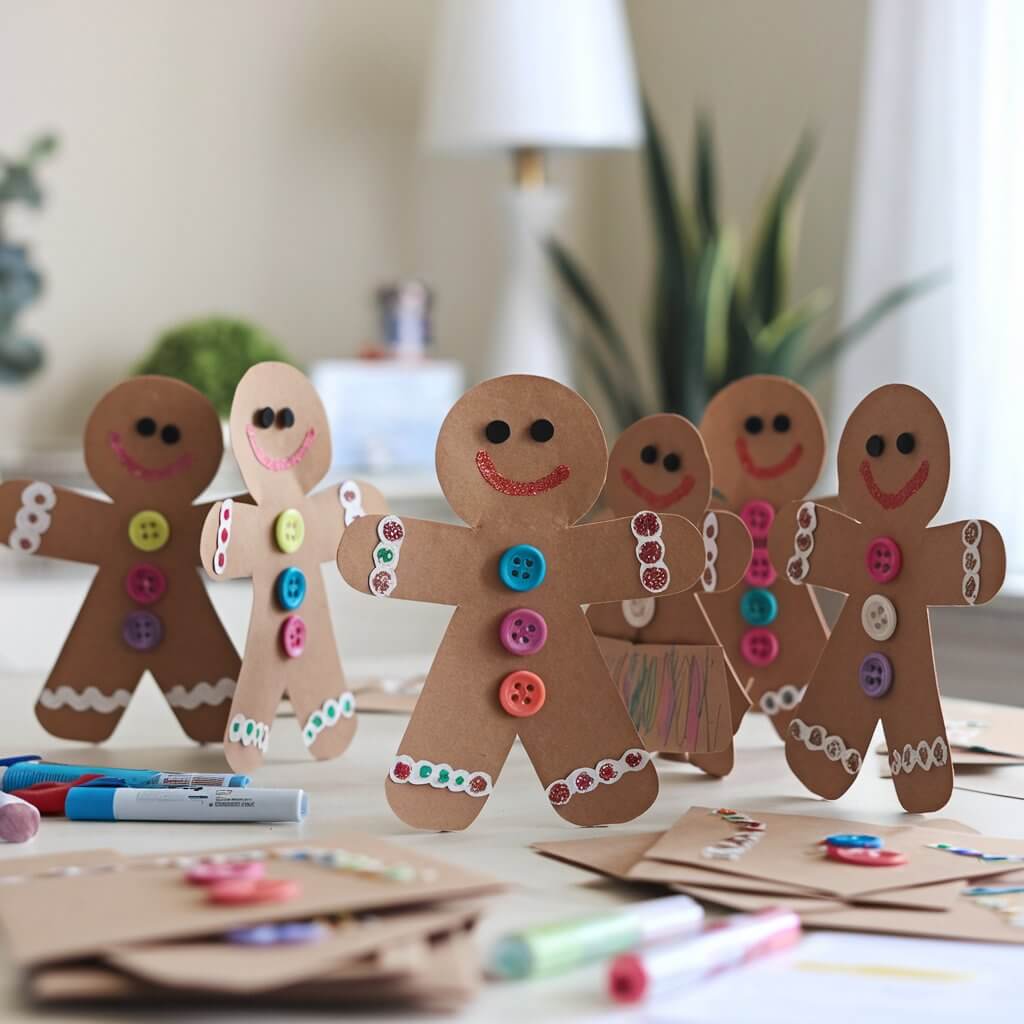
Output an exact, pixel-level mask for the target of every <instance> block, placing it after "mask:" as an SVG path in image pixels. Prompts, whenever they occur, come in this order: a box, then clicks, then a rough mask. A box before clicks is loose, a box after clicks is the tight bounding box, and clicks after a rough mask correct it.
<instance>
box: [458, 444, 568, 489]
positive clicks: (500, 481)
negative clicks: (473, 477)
mask: <svg viewBox="0 0 1024 1024" xmlns="http://www.w3.org/2000/svg"><path fill="white" fill-rule="evenodd" d="M476 468H477V469H478V470H480V475H481V476H482V477H483V478H484V480H486V481H487V483H488V484H490V485H491V487H493V488H494V489H495V490H496V491H500V492H501V493H502V494H508V495H510V496H511V497H514V498H521V497H523V496H524V495H532V494H543V493H544V492H545V491H550V490H552V489H553V488H555V487H557V486H558V485H559V484H564V483H565V481H566V480H568V479H569V467H568V466H565V465H558V466H555V468H554V469H553V470H551V472H550V473H548V475H547V476H542V477H541V478H540V479H539V480H513V479H512V478H511V477H507V476H504V475H503V474H502V473H500V472H499V471H498V467H497V466H495V465H494V462H493V461H492V459H491V457H490V455H488V454H487V452H485V451H484V450H483V449H481V450H480V451H478V452H477V453H476Z"/></svg>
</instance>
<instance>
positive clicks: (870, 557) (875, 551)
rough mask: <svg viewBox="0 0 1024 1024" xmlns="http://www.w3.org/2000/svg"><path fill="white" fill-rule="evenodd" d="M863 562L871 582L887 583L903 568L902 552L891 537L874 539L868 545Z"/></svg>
mask: <svg viewBox="0 0 1024 1024" xmlns="http://www.w3.org/2000/svg"><path fill="white" fill-rule="evenodd" d="M865 561H866V562H867V566H868V572H869V573H871V578H872V579H873V580H877V581H878V582H879V583H889V582H890V581H891V580H894V579H896V577H897V576H899V574H900V569H902V568H903V552H902V551H900V546H899V544H897V543H896V541H894V540H893V539H892V537H876V538H875V539H874V540H873V541H872V542H871V543H870V544H869V545H868V553H867V555H866V556H865Z"/></svg>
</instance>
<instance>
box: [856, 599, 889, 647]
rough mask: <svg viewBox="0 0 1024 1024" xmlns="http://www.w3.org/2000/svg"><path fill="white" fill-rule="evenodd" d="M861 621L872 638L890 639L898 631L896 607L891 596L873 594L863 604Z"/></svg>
mask: <svg viewBox="0 0 1024 1024" xmlns="http://www.w3.org/2000/svg"><path fill="white" fill-rule="evenodd" d="M860 622H861V625H862V626H863V627H864V632H865V633H867V635H868V636H869V637H871V639H872V640H888V639H889V637H891V636H892V635H893V633H895V632H896V607H895V605H894V604H893V603H892V601H890V600H889V598H887V597H883V596H882V595H881V594H872V595H871V596H870V597H869V598H867V600H865V602H864V604H863V605H862V606H861V610H860Z"/></svg>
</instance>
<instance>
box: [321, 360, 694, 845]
mask: <svg viewBox="0 0 1024 1024" xmlns="http://www.w3.org/2000/svg"><path fill="white" fill-rule="evenodd" d="M606 466H607V448H606V447H605V441H604V435H603V433H602V431H601V427H600V425H599V423H598V421H597V417H596V416H595V415H594V413H593V411H592V410H591V408H590V407H589V406H588V405H587V404H586V402H584V401H583V399H582V398H580V397H579V395H577V394H576V393H575V392H573V391H571V390H569V389H568V388H566V387H564V386H563V385H561V384H557V383H555V382H554V381H551V380H547V379H544V378H540V377H529V376H511V377H500V378H497V379H495V380H490V381H486V382H485V383H483V384H481V385H479V386H478V387H475V388H473V389H472V390H471V391H469V392H468V393H467V394H465V395H464V396H463V397H462V398H461V399H460V400H459V401H458V402H456V404H455V406H454V407H453V408H452V410H451V411H450V412H449V414H448V416H447V418H446V419H445V421H444V424H443V425H442V427H441V432H440V435H439V437H438V441H437V476H438V480H439V481H440V484H441V488H442V490H443V491H444V493H445V496H446V497H447V498H448V501H449V503H450V504H451V506H452V508H453V510H454V511H455V512H456V513H457V514H458V515H459V516H460V517H461V518H462V519H463V520H464V521H465V522H466V523H467V524H468V527H460V526H450V525H442V524H438V523H429V522H423V521H417V520H411V519H406V518H404V517H402V518H399V517H396V516H386V517H383V518H381V517H376V516H367V517H366V519H364V520H361V521H360V522H358V523H356V524H354V526H353V527H352V528H351V529H350V530H348V531H346V534H345V536H344V537H343V538H342V542H341V545H340V548H339V551H338V568H339V569H340V571H341V573H342V575H343V576H344V577H345V579H346V581H347V582H348V583H349V584H350V585H351V586H353V587H355V588H356V589H358V590H361V591H363V592H364V593H370V594H375V595H377V596H378V597H396V598H408V599H410V600H418V601H437V602H441V603H445V604H455V605H457V606H458V608H457V610H456V612H455V614H454V616H453V617H452V620H451V623H450V624H449V626H448V630H447V632H446V634H445V637H444V640H443V642H442V644H441V647H440V650H439V651H438V653H437V656H436V658H435V659H434V664H433V666H432V667H431V670H430V673H429V675H428V676H427V681H426V683H425V685H424V687H423V693H422V695H421V696H420V699H419V701H418V703H417V706H416V710H415V711H414V713H413V716H412V720H411V721H410V723H409V727H408V729H407V730H406V733H405V736H404V738H403V739H402V744H401V747H400V749H399V754H398V756H397V757H396V758H395V760H394V761H393V762H392V765H391V770H390V772H389V776H388V781H387V783H386V790H387V797H388V801H389V803H390V804H391V807H392V808H393V809H394V811H395V813H396V814H397V815H398V816H399V817H400V818H402V820H403V821H405V822H407V823H408V824H410V825H414V826H417V827H420V828H431V829H460V828H465V827H466V826H467V825H469V824H470V823H471V822H472V821H473V819H474V818H475V817H476V816H477V814H478V813H479V812H480V810H481V808H482V807H483V804H484V802H485V801H486V798H487V797H488V796H489V794H490V793H491V790H492V788H493V786H494V784H495V783H496V782H497V779H498V775H499V773H500V771H501V767H502V765H503V764H504V762H505V759H506V757H507V756H508V752H509V749H510V747H511V746H512V742H513V740H514V739H515V737H516V735H517V734H518V735H519V736H520V738H521V739H522V741H523V745H524V747H525V748H526V752H527V755H528V756H529V757H530V760H531V761H532V762H533V766H534V768H535V770H536V771H537V774H538V776H539V777H540V781H541V784H542V785H543V787H544V789H545V792H546V794H547V797H548V800H549V802H550V803H551V805H552V806H553V807H554V808H555V810H556V811H557V812H558V813H559V814H561V815H562V817H564V818H566V819H567V820H569V821H572V822H575V823H576V824H581V825H596V824H604V823H609V822H618V821H628V820H630V819H632V818H635V817H636V816H637V815H638V814H640V813H642V812H643V811H644V810H646V809H647V808H648V807H649V806H650V805H651V803H652V802H653V801H654V798H655V796H656V795H657V792H658V780H657V775H656V774H655V771H654V768H653V766H652V765H651V764H650V756H649V754H648V753H647V751H646V750H645V749H644V748H643V745H642V743H641V741H640V738H639V736H638V735H637V733H636V730H635V728H634V727H633V724H632V722H631V721H630V719H629V715H628V714H627V713H626V710H625V708H624V707H623V705H622V701H621V700H620V698H619V696H618V695H617V694H616V692H615V688H614V686H613V684H612V681H611V678H610V676H609V674H608V669H607V667H606V666H605V664H604V661H603V659H602V657H601V653H600V651H599V650H598V647H597V644H596V641H595V640H594V636H593V634H592V632H591V630H590V628H589V626H588V625H587V622H586V618H585V617H584V614H583V610H582V608H581V607H580V606H581V604H582V603H584V602H587V601H612V600H618V601H621V600H626V599H635V598H643V597H647V596H651V595H662V594H670V593H675V592H677V591H680V590H685V589H687V588H688V587H690V586H692V584H693V583H694V582H695V581H696V579H697V578H698V576H699V575H700V572H701V570H702V568H703V566H704V545H703V543H702V542H701V538H700V535H699V533H698V532H697V531H696V530H695V529H694V527H693V526H692V525H691V524H690V523H688V522H687V521H686V520H685V519H682V518H680V517H678V516H674V515H668V514H664V513H660V512H655V511H654V510H652V509H644V510H642V511H641V512H640V513H639V514H638V515H636V516H632V517H626V518H622V519H616V520H612V521H608V522H602V523H595V524H591V525H588V526H581V527H577V526H574V525H573V524H574V523H576V521H577V520H578V519H579V518H580V517H581V516H583V515H584V513H585V512H586V511H587V510H588V509H589V508H590V506H591V505H592V504H593V502H594V501H595V500H596V499H597V497H598V495H599V494H600V491H601V486H602V484H603V483H604V476H605V470H606Z"/></svg>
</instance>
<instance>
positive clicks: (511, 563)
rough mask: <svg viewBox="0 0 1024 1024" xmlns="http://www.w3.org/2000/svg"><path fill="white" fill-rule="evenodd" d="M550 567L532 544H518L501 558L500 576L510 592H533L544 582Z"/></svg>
mask: <svg viewBox="0 0 1024 1024" xmlns="http://www.w3.org/2000/svg"><path fill="white" fill-rule="evenodd" d="M547 570H548V567H547V564H546V563H545V561H544V556H543V555H542V554H541V553H540V551H539V550H538V549H537V548H535V547H534V546H533V545H532V544H516V545H515V547H511V548H509V549H508V551H506V552H505V554H503V555H502V556H501V561H500V562H499V563H498V575H499V576H500V577H501V582H502V583H504V584H505V586H506V587H508V589H509V590H518V591H524V590H533V588H534V587H539V586H540V585H541V584H542V583H543V582H544V574H545V573H546V572H547Z"/></svg>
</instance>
